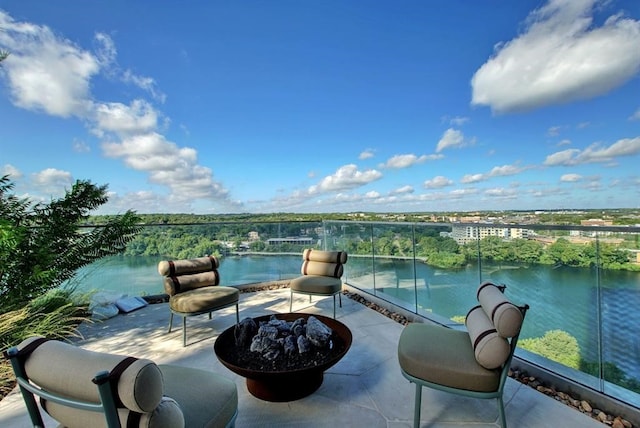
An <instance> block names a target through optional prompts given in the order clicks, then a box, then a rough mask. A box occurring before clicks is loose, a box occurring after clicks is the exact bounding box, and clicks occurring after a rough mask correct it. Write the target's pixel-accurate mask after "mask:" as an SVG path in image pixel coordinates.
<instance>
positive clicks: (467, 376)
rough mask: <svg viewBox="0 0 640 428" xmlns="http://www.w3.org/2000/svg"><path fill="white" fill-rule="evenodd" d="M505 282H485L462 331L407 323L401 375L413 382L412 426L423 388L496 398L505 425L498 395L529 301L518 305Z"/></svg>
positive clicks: (402, 337) (401, 345)
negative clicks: (507, 291) (506, 293)
mask: <svg viewBox="0 0 640 428" xmlns="http://www.w3.org/2000/svg"><path fill="white" fill-rule="evenodd" d="M505 288H506V287H505V286H504V285H500V286H497V285H495V284H493V283H491V282H484V283H482V284H481V285H480V287H479V288H478V291H477V299H478V302H479V305H477V306H475V307H473V308H472V309H471V310H470V311H469V312H468V314H467V317H466V321H465V325H466V327H467V329H466V331H464V330H456V329H452V328H448V327H445V326H441V325H437V324H427V323H409V324H408V325H407V326H406V327H405V328H404V330H403V331H402V333H401V335H400V340H399V343H398V361H399V363H400V368H401V371H402V374H403V376H404V377H405V378H407V379H408V380H409V381H410V382H412V383H415V385H416V393H415V408H414V424H413V425H414V427H415V428H417V427H419V426H420V407H421V402H422V387H423V386H426V387H429V388H434V389H438V390H441V391H446V392H449V393H453V394H458V395H463V396H467V397H474V398H495V399H496V400H497V402H498V413H499V419H500V423H501V425H502V427H503V428H506V426H507V423H506V417H505V412H504V403H503V400H502V395H503V391H504V384H505V382H506V378H507V374H508V372H509V367H510V365H511V360H512V358H513V354H514V352H515V349H516V346H517V343H518V336H519V335H520V329H521V327H522V323H523V321H524V317H525V315H526V312H527V310H528V309H529V306H528V305H524V306H516V305H514V304H513V303H511V302H510V301H509V300H508V299H507V298H506V296H505V295H504V290H505Z"/></svg>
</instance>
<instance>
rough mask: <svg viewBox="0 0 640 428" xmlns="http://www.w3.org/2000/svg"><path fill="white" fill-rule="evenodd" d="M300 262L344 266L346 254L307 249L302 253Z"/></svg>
mask: <svg viewBox="0 0 640 428" xmlns="http://www.w3.org/2000/svg"><path fill="white" fill-rule="evenodd" d="M302 260H305V261H307V260H310V261H313V262H323V263H339V264H345V263H346V262H347V253H345V252H344V251H322V250H313V249H310V248H307V249H306V250H304V251H303V252H302Z"/></svg>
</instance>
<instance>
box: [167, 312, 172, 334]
mask: <svg viewBox="0 0 640 428" xmlns="http://www.w3.org/2000/svg"><path fill="white" fill-rule="evenodd" d="M171 327H173V312H169V331H168V332H167V333H171Z"/></svg>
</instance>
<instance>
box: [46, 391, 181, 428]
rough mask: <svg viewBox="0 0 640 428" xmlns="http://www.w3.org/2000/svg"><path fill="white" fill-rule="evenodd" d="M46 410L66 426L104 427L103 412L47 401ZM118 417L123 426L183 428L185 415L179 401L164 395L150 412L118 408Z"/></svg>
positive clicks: (71, 427)
mask: <svg viewBox="0 0 640 428" xmlns="http://www.w3.org/2000/svg"><path fill="white" fill-rule="evenodd" d="M45 410H46V412H47V413H48V414H49V415H51V417H52V418H54V419H55V420H57V421H58V422H61V423H62V426H63V427H65V428H87V427H104V426H105V425H106V422H105V417H104V415H103V414H102V413H96V412H90V411H88V410H78V409H72V408H70V407H66V406H63V405H60V404H56V403H51V402H47V403H45ZM118 418H119V419H120V425H121V426H123V427H137V428H183V427H185V426H186V425H185V423H184V415H183V413H182V410H181V409H180V406H179V405H178V403H177V402H176V401H175V400H174V399H172V398H169V397H162V400H160V403H159V404H158V406H157V407H156V408H155V409H153V411H152V412H149V413H136V412H132V411H131V410H128V409H118Z"/></svg>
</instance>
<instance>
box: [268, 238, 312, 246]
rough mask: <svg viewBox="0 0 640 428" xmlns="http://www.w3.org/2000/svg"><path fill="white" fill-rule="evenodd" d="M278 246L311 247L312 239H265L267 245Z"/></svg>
mask: <svg viewBox="0 0 640 428" xmlns="http://www.w3.org/2000/svg"><path fill="white" fill-rule="evenodd" d="M279 244H295V245H313V238H301V237H288V238H270V239H267V245H279Z"/></svg>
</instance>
